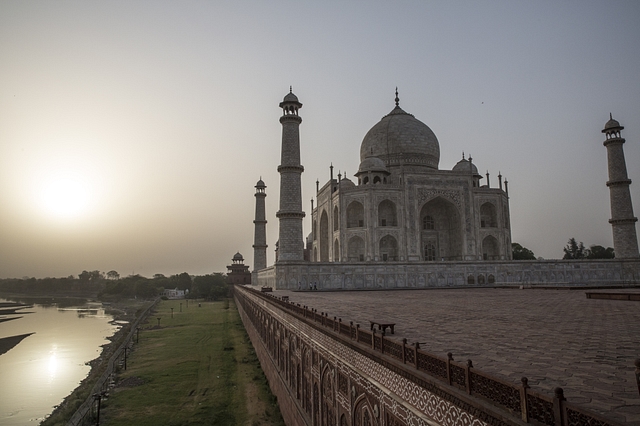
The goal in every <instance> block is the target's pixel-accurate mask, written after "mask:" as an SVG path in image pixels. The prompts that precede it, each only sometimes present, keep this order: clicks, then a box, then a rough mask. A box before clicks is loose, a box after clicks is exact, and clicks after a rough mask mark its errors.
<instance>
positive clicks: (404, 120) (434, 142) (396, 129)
mask: <svg viewBox="0 0 640 426" xmlns="http://www.w3.org/2000/svg"><path fill="white" fill-rule="evenodd" d="M370 157H377V158H379V159H381V160H382V161H383V163H384V164H386V165H388V166H389V167H394V166H425V167H428V168H431V169H438V163H439V162H440V144H439V143H438V138H436V135H435V134H434V133H433V131H432V130H431V129H430V128H429V126H427V125H426V124H424V123H423V122H422V121H420V120H418V119H416V118H415V117H414V116H413V115H412V114H409V113H407V112H405V111H403V110H402V108H400V107H399V106H397V105H396V107H395V108H394V109H393V111H391V112H390V113H389V114H387V115H385V116H384V117H383V118H382V120H380V122H378V124H376V125H375V126H373V127H372V128H371V130H369V131H368V132H367V134H366V135H365V137H364V139H363V140H362V144H361V145H360V162H361V163H363V162H364V161H365V160H366V159H367V158H370Z"/></svg>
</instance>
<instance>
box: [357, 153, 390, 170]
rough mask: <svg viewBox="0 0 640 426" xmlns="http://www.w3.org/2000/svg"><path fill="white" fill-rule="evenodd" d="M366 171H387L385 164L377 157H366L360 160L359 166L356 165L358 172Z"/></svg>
mask: <svg viewBox="0 0 640 426" xmlns="http://www.w3.org/2000/svg"><path fill="white" fill-rule="evenodd" d="M366 172H387V166H386V165H385V164H384V161H382V160H381V159H379V158H378V157H367V158H365V159H364V160H362V162H361V163H360V167H358V173H366Z"/></svg>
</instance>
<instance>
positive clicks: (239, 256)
mask: <svg viewBox="0 0 640 426" xmlns="http://www.w3.org/2000/svg"><path fill="white" fill-rule="evenodd" d="M233 260H244V257H242V255H241V254H240V252H238V253H236V254H234V255H233Z"/></svg>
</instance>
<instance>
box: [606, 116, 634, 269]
mask: <svg viewBox="0 0 640 426" xmlns="http://www.w3.org/2000/svg"><path fill="white" fill-rule="evenodd" d="M622 129H624V127H622V126H621V125H620V123H618V121H616V120H614V119H613V116H611V114H609V121H607V124H605V126H604V129H603V130H602V133H604V134H605V135H606V140H605V141H604V146H606V147H607V162H608V166H609V181H608V182H607V186H608V187H609V196H610V199H611V219H609V223H610V224H611V228H613V249H614V251H615V253H616V259H627V258H637V257H640V256H639V255H638V236H637V235H636V222H637V221H638V218H637V217H635V216H633V205H632V204H631V192H630V191H629V185H631V179H629V177H628V176H627V164H626V162H625V160H624V150H623V148H622V145H623V144H624V142H625V140H624V138H623V137H622V136H621V133H620V131H621V130H622Z"/></svg>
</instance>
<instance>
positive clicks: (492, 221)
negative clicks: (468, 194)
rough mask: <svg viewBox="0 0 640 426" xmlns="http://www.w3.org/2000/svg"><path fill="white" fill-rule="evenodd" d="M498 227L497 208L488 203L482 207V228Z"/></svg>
mask: <svg viewBox="0 0 640 426" xmlns="http://www.w3.org/2000/svg"><path fill="white" fill-rule="evenodd" d="M497 226H498V215H497V214H496V206H494V205H493V203H490V202H488V201H487V202H486V203H484V204H483V205H481V206H480V227H481V228H495V227H497Z"/></svg>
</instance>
